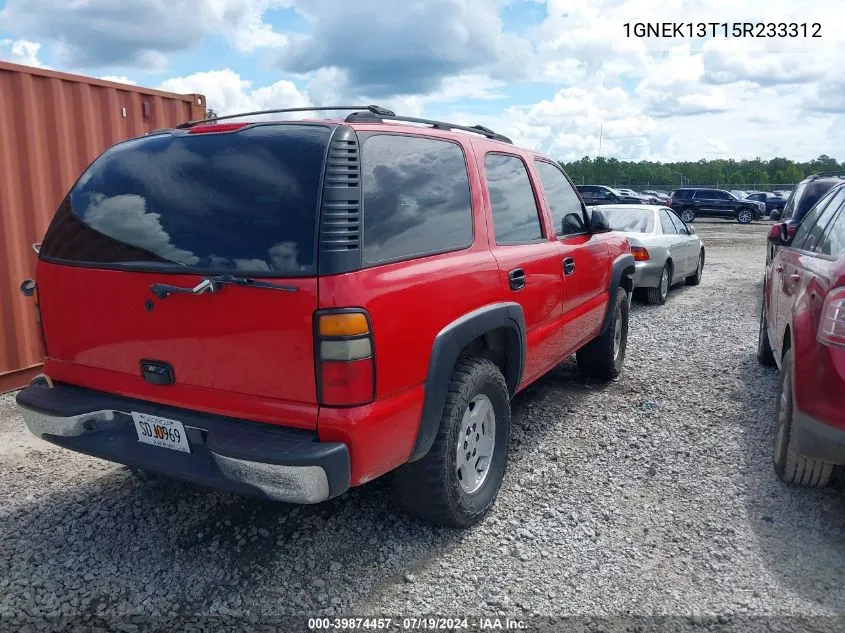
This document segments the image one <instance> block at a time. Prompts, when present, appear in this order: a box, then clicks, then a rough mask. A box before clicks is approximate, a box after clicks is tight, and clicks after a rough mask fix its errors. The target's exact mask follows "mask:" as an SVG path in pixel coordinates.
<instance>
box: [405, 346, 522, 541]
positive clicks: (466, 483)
mask: <svg viewBox="0 0 845 633" xmlns="http://www.w3.org/2000/svg"><path fill="white" fill-rule="evenodd" d="M510 419H511V409H510V398H509V394H508V387H507V384H505V379H504V377H503V376H502V372H501V371H499V368H498V367H497V366H496V365H494V364H493V363H492V362H490V361H489V360H486V359H484V358H474V357H472V358H461V359H459V360H458V362H457V363H456V365H455V369H454V371H453V373H452V382H451V384H450V386H449V393H448V395H447V397H446V405H445V407H444V408H443V417H442V418H441V420H440V428H439V429H438V431H437V436H436V437H435V440H434V444H433V445H432V446H431V449H430V450H429V451H428V453H426V455H425V457H423V458H422V459H420V460H418V461H416V462H412V463H410V464H405V465H404V466H402V467H401V468H399V469H397V471H396V472H395V473H394V476H393V483H394V488H395V490H396V493H397V495H398V497H399V499H400V501H401V502H402V503H403V505H404V506H405V508H406V509H407V510H408V512H409V513H410V514H412V515H414V516H416V517H418V518H420V519H423V520H424V521H429V522H431V523H437V524H439V525H444V526H447V527H458V528H462V527H468V526H470V525H472V524H473V523H476V522H478V521H479V520H481V518H482V517H483V516H484V515H485V514H486V513H487V511H488V510H489V509H490V507H491V506H492V505H493V502H494V501H495V499H496V496H497V495H498V493H499V488H500V487H501V485H502V479H503V478H504V475H505V467H506V465H507V456H508V438H509V436H510Z"/></svg>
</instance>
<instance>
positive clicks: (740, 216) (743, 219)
mask: <svg viewBox="0 0 845 633" xmlns="http://www.w3.org/2000/svg"><path fill="white" fill-rule="evenodd" d="M753 220H754V212H753V211H751V209H740V210H739V211H738V212H737V214H736V221H737V222H739V223H740V224H751V222H752V221H753Z"/></svg>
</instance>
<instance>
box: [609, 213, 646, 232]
mask: <svg viewBox="0 0 845 633" xmlns="http://www.w3.org/2000/svg"><path fill="white" fill-rule="evenodd" d="M605 216H606V217H607V221H608V222H609V223H610V228H611V229H613V230H614V231H628V232H631V233H651V232H652V230H654V214H653V213H652V212H651V211H649V210H648V209H624V208H622V209H620V208H613V209H605Z"/></svg>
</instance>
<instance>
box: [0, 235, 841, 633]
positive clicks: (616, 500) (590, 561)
mask: <svg viewBox="0 0 845 633" xmlns="http://www.w3.org/2000/svg"><path fill="white" fill-rule="evenodd" d="M695 226H696V228H697V230H698V233H699V235H701V237H702V239H703V241H704V244H705V248H706V252H707V263H706V265H705V268H704V277H703V280H702V283H701V285H700V286H698V287H695V288H693V287H679V288H676V289H675V290H674V291H673V292H671V293H670V295H669V299H668V301H667V303H666V305H665V306H648V305H645V304H643V303H638V302H636V301H635V303H634V306H633V311H632V319H631V333H630V338H629V343H628V356H627V360H626V366H625V370H624V372H623V373H622V375H621V376H620V377H619V378H618V379H617V380H616V381H614V382H612V383H611V384H609V385H599V384H590V383H585V382H584V381H582V380H581V379H580V378H578V374H577V372H576V370H575V366H574V362H572V361H569V362H567V363H566V364H564V365H563V366H561V367H560V368H559V369H557V370H555V371H554V372H552V373H551V374H550V375H548V376H547V377H545V378H544V379H542V380H540V381H539V382H538V383H536V384H535V385H533V386H531V387H530V388H529V389H528V390H527V391H526V392H524V393H523V394H522V395H521V396H519V397H517V398H516V400H515V402H514V417H513V427H512V437H511V449H510V451H511V454H510V463H509V467H508V472H507V474H506V476H505V482H504V484H503V486H502V490H501V493H500V495H499V499H498V501H497V503H496V505H495V507H494V510H493V512H492V513H491V514H490V515H489V516H488V517H487V519H486V520H484V521H483V522H482V523H481V524H480V525H478V526H476V527H473V528H471V529H469V530H467V531H465V532H459V531H450V530H445V529H439V528H433V527H430V526H428V525H424V524H421V523H418V522H416V521H413V520H412V519H409V518H408V517H406V515H404V514H403V513H402V511H401V510H399V509H398V508H397V507H395V505H394V504H393V502H392V501H391V497H390V495H389V494H388V490H387V487H388V486H389V480H378V481H376V482H373V483H372V484H369V485H367V486H365V487H363V488H360V489H357V490H355V491H353V492H350V493H347V494H345V495H343V496H341V497H340V498H338V499H335V500H333V501H330V502H328V503H325V504H322V505H318V506H305V507H297V506H288V505H282V504H272V503H264V502H261V501H256V500H251V499H243V498H239V497H234V496H231V495H225V494H221V493H217V492H210V491H205V490H202V489H197V488H193V487H190V486H183V485H179V484H173V485H168V486H164V487H158V488H150V487H148V486H145V485H143V484H141V483H139V482H138V481H137V480H136V479H135V478H134V477H133V476H131V475H130V474H129V473H128V472H127V471H126V469H125V468H124V467H122V466H118V465H113V464H110V463H106V462H102V461H99V460H95V459H92V458H87V457H85V456H82V455H78V454H75V453H71V452H69V451H64V450H61V449H58V448H56V447H53V446H51V445H49V444H47V443H44V442H41V441H39V440H36V439H35V438H33V437H31V436H30V435H29V434H28V433H27V432H25V430H24V427H23V423H22V421H21V420H20V418H19V417H18V415H17V413H16V410H15V407H14V400H13V397H12V395H6V396H0V498H2V502H0V617H6V618H12V617H27V616H45V615H53V616H58V615H65V616H72V617H74V616H77V615H78V614H101V615H105V616H112V615H119V614H123V613H139V614H143V615H145V616H149V617H152V618H162V619H164V618H166V617H167V616H168V614H176V613H180V614H181V613H195V614H208V613H220V614H227V613H228V614H242V613H246V612H249V613H252V614H273V615H283V614H291V613H296V614H306V615H316V614H320V613H325V614H333V615H384V614H394V615H400V616H401V615H408V614H413V615H421V614H429V613H433V614H440V615H444V616H448V615H467V614H476V615H480V614H496V613H503V614H511V615H515V616H521V617H528V616H531V615H533V614H541V615H549V614H556V615H585V616H586V615H589V616H613V615H619V614H639V615H666V614H668V615H683V616H699V615H700V616H704V617H707V616H711V615H723V616H727V617H731V616H733V617H740V616H743V615H748V614H753V615H770V616H778V615H782V616H786V615H833V614H840V613H841V612H842V608H843V605H845V583H843V582H842V580H843V570H845V531H843V525H845V503H843V492H842V486H841V484H840V485H838V486H834V487H833V488H830V489H825V490H820V491H816V490H807V489H792V488H788V487H786V486H784V485H782V484H781V483H779V482H778V481H777V480H776V477H775V475H774V473H773V471H772V466H771V441H772V429H773V425H774V408H775V389H776V384H777V372H776V371H774V370H770V369H767V368H763V367H761V366H759V365H758V363H757V360H756V357H755V347H756V341H757V325H758V316H759V313H758V309H759V298H760V281H761V278H762V268H763V262H764V260H765V244H766V242H765V235H766V232H767V230H768V227H769V224H768V223H755V224H754V225H750V226H740V225H737V224H736V223H732V222H719V221H712V222H708V221H704V220H702V221H698V222H696V224H695Z"/></svg>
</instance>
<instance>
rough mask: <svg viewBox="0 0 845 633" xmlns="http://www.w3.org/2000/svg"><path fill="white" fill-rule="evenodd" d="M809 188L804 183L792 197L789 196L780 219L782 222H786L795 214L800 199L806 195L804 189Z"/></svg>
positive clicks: (796, 189)
mask: <svg viewBox="0 0 845 633" xmlns="http://www.w3.org/2000/svg"><path fill="white" fill-rule="evenodd" d="M806 188H807V183H806V182H802V183H801V184H799V185H798V186H797V187H796V188H795V191H793V192H792V195H791V196H789V199H788V200H787V201H786V205H785V206H784V207H783V211H781V214H780V219H781V221H784V222H785V221H786V220H788V219H789V218H791V217H792V215H793V214H794V213H795V205H796V203H797V202H798V199H799V198H800V197H801V196H802V195H804V189H806Z"/></svg>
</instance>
